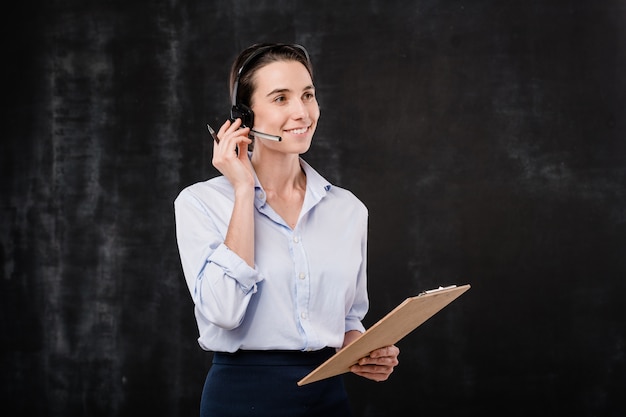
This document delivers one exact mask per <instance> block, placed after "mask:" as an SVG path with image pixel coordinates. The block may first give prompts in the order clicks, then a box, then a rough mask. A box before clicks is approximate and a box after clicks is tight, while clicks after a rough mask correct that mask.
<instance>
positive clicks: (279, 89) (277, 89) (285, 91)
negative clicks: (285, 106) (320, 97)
mask: <svg viewBox="0 0 626 417" xmlns="http://www.w3.org/2000/svg"><path fill="white" fill-rule="evenodd" d="M307 90H315V86H313V84H309V85H307V86H306V87H304V88H303V89H302V91H307ZM289 91H291V90H290V89H288V88H276V89H274V90H272V91H270V92H269V93H267V95H266V96H265V97H269V96H272V95H274V94H279V93H287V92H289Z"/></svg>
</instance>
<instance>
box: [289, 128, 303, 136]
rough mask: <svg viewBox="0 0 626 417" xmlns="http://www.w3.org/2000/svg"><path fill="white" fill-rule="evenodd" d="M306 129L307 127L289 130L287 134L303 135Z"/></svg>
mask: <svg viewBox="0 0 626 417" xmlns="http://www.w3.org/2000/svg"><path fill="white" fill-rule="evenodd" d="M307 129H308V127H303V128H301V129H291V130H289V131H288V132H290V133H295V134H296V135H297V134H301V133H305V132H306V131H307Z"/></svg>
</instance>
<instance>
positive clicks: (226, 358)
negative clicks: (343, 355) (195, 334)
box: [213, 347, 335, 366]
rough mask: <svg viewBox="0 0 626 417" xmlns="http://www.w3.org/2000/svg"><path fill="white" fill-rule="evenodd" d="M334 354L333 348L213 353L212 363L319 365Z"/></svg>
mask: <svg viewBox="0 0 626 417" xmlns="http://www.w3.org/2000/svg"><path fill="white" fill-rule="evenodd" d="M334 354H335V349H334V348H330V347H327V348H324V349H321V350H314V351H310V352H303V351H299V350H238V351H237V352H234V353H227V352H214V353H213V363H214V364H220V365H268V366H277V365H287V366H289V365H315V366H317V365H319V364H321V363H322V362H324V361H326V360H327V359H328V358H330V357H331V356H333V355H334Z"/></svg>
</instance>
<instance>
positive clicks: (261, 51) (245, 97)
mask: <svg viewBox="0 0 626 417" xmlns="http://www.w3.org/2000/svg"><path fill="white" fill-rule="evenodd" d="M278 61H297V62H300V63H301V64H302V65H304V67H305V68H306V69H307V71H308V72H309V75H310V76H311V79H313V66H312V65H311V61H310V59H309V54H308V53H307V51H306V49H304V47H302V46H300V45H295V44H293V45H289V44H283V43H258V44H255V45H252V46H250V47H248V48H246V49H244V50H243V51H242V52H241V53H240V54H239V56H238V57H237V59H235V62H233V65H232V68H231V70H230V82H229V86H230V96H231V99H232V104H233V105H235V104H239V103H242V104H244V105H246V106H248V107H250V106H251V104H252V103H251V102H250V100H251V99H252V93H253V91H254V84H253V77H254V74H255V73H256V71H257V70H258V69H259V68H261V67H264V66H265V65H268V64H270V63H272V62H278ZM235 95H236V96H235Z"/></svg>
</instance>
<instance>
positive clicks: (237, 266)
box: [174, 189, 261, 330]
mask: <svg viewBox="0 0 626 417" xmlns="http://www.w3.org/2000/svg"><path fill="white" fill-rule="evenodd" d="M174 212H175V220H176V239H177V243H178V251H179V254H180V259H181V264H182V268H183V273H184V276H185V281H186V283H187V287H188V289H189V292H190V294H191V297H192V299H193V302H194V304H195V306H196V313H197V314H198V313H199V314H201V315H202V316H204V317H205V318H206V320H208V321H209V322H211V323H213V324H214V325H216V326H218V327H221V328H224V329H227V330H231V329H234V328H236V327H238V326H239V325H240V324H241V322H242V321H243V318H244V316H245V313H246V309H247V307H248V304H249V302H250V299H251V297H252V295H253V294H254V293H255V292H256V291H257V283H258V282H259V281H261V278H260V277H259V274H258V272H257V271H256V270H255V269H254V268H251V267H250V266H249V265H248V264H247V263H246V262H245V261H244V260H243V259H242V258H241V257H239V256H238V255H237V254H236V253H234V252H232V251H231V250H229V249H228V247H226V245H225V244H224V243H223V242H224V236H225V228H226V227H227V226H228V220H229V218H228V219H225V220H224V219H220V218H219V217H220V216H219V215H218V214H219V210H218V211H215V210H209V207H208V206H207V205H206V204H205V203H204V202H203V201H201V200H200V199H199V198H197V196H195V195H194V194H193V193H191V192H190V191H189V190H187V189H186V190H183V191H182V192H181V194H180V195H179V196H178V197H177V198H176V200H175V202H174Z"/></svg>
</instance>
